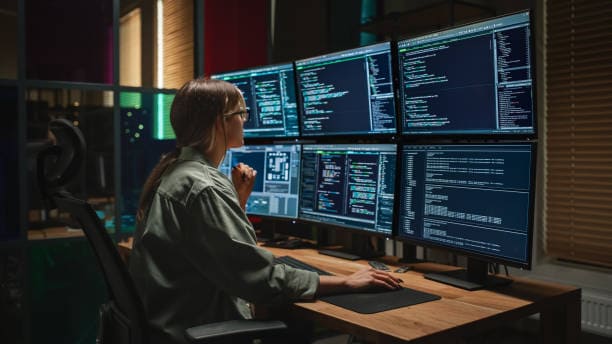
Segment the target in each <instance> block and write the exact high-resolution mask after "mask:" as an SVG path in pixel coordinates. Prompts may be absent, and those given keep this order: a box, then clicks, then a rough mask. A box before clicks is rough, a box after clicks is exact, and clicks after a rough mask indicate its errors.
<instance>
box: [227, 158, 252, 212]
mask: <svg viewBox="0 0 612 344" xmlns="http://www.w3.org/2000/svg"><path fill="white" fill-rule="evenodd" d="M256 175H257V171H256V170H254V169H253V168H251V167H250V166H249V165H247V164H243V163H239V164H238V165H236V166H234V167H233V168H232V182H233V183H234V187H235V188H236V191H237V192H238V201H239V202H240V206H241V207H242V209H246V202H247V200H248V199H249V196H250V195H251V191H253V186H254V185H255V176H256Z"/></svg>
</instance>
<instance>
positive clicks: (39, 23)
mask: <svg viewBox="0 0 612 344" xmlns="http://www.w3.org/2000/svg"><path fill="white" fill-rule="evenodd" d="M25 2H26V3H25V9H26V13H25V30H26V42H25V43H26V75H27V78H28V79H38V80H61V81H81V82H93V83H106V84H110V83H112V82H113V30H112V26H113V17H112V14H113V7H112V5H113V1H112V0H99V1H81V0H26V1H25Z"/></svg>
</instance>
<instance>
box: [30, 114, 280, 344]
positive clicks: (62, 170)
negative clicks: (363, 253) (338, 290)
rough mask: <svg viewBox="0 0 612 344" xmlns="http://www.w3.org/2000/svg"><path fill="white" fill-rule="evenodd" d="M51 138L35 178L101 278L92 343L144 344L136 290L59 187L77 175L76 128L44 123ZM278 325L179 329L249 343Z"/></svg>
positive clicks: (207, 339)
mask: <svg viewBox="0 0 612 344" xmlns="http://www.w3.org/2000/svg"><path fill="white" fill-rule="evenodd" d="M50 130H51V131H52V132H53V134H54V135H55V138H56V143H55V145H54V146H53V147H50V148H49V149H46V150H44V151H42V152H41V153H40V154H39V156H38V161H39V164H38V171H37V172H38V173H37V175H38V178H39V184H40V188H41V190H42V193H43V195H44V196H46V197H48V199H49V201H50V202H51V204H52V207H57V208H58V209H59V210H61V211H64V212H68V213H70V214H71V215H72V217H73V219H74V220H75V221H76V222H78V224H79V225H80V226H81V227H82V229H83V231H84V232H85V235H86V237H87V240H88V242H89V244H90V246H91V248H92V250H93V251H94V253H95V256H96V259H97V262H98V266H99V267H100V269H101V270H102V272H103V275H104V279H105V282H106V287H107V291H108V296H109V301H108V302H107V303H105V304H103V305H102V306H101V307H100V323H99V329H98V338H97V341H96V342H97V343H100V344H102V343H106V344H124V343H125V344H146V343H148V342H149V336H148V333H149V330H148V329H149V324H148V322H147V319H146V316H145V311H144V307H143V305H142V301H141V299H140V297H139V295H138V293H137V291H136V287H135V286H134V283H133V281H132V279H131V277H130V275H129V273H128V271H127V269H126V267H125V265H124V262H123V261H122V260H121V258H120V256H119V253H118V251H117V248H116V247H115V244H114V243H113V241H112V239H111V237H110V236H109V235H108V233H107V232H106V230H105V228H104V225H103V224H102V222H101V220H100V219H99V218H98V217H97V215H96V213H95V211H94V209H93V208H92V206H91V205H90V204H89V203H87V202H86V201H84V200H81V199H78V198H75V197H74V196H72V195H71V194H70V193H69V192H67V191H66V190H65V188H64V185H65V184H66V183H67V182H69V181H70V180H71V179H72V178H74V177H76V175H77V174H78V172H79V166H81V165H82V159H83V158H84V157H85V140H84V139H83V135H82V134H81V132H80V131H79V129H78V128H76V127H74V126H73V125H72V123H71V122H69V121H67V120H64V119H56V120H53V121H51V122H50ZM286 328H287V326H286V324H285V323H283V322H281V321H256V320H232V321H223V322H217V323H211V324H204V325H200V326H195V327H191V328H188V329H185V336H186V338H187V339H188V340H189V341H190V342H192V343H213V342H214V343H218V342H228V343H235V342H243V341H246V340H250V339H252V338H264V337H271V338H275V337H277V336H279V335H282V334H283V333H284V330H285V329H286Z"/></svg>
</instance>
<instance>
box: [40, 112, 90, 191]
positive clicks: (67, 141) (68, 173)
mask: <svg viewBox="0 0 612 344" xmlns="http://www.w3.org/2000/svg"><path fill="white" fill-rule="evenodd" d="M49 130H51V132H52V133H53V136H54V137H55V142H54V144H53V145H52V146H51V147H48V148H46V149H44V150H42V151H41V152H40V153H38V156H37V164H36V165H37V171H36V172H37V173H36V174H37V178H38V184H39V187H40V189H41V192H42V193H43V197H45V198H47V197H48V196H49V195H50V194H52V193H53V192H56V191H59V190H60V189H62V188H63V187H64V186H65V185H66V184H67V183H69V182H70V181H72V180H74V179H75V178H76V177H77V175H78V173H79V170H80V169H81V166H82V165H83V161H84V160H85V151H86V146H85V139H84V138H83V134H82V133H81V130H80V129H79V128H77V127H76V126H74V125H73V124H72V122H70V121H68V120H66V119H54V120H52V121H51V122H49Z"/></svg>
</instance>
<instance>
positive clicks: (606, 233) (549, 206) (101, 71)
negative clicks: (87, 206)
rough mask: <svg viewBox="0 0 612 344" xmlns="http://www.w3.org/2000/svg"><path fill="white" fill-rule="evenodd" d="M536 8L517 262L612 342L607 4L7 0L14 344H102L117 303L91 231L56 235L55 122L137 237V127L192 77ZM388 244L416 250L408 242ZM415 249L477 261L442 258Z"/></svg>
mask: <svg viewBox="0 0 612 344" xmlns="http://www.w3.org/2000/svg"><path fill="white" fill-rule="evenodd" d="M525 9H531V10H532V11H533V19H534V34H535V37H534V41H535V46H534V47H535V50H534V53H535V60H536V76H537V77H536V85H537V87H536V90H537V102H536V105H537V114H538V138H537V139H538V142H539V145H538V154H537V156H538V164H537V176H536V185H537V191H536V205H535V216H534V244H533V267H532V269H531V270H530V271H527V270H518V269H512V268H511V269H510V270H511V273H512V274H514V275H519V276H526V277H529V278H534V279H541V280H545V281H551V282H558V283H562V284H570V285H575V286H578V287H580V288H582V297H583V301H582V329H583V331H584V332H585V333H589V334H593V336H592V337H591V338H601V339H602V340H603V341H605V340H610V338H612V274H611V272H612V270H611V269H612V117H611V115H612V96H610V94H612V93H611V92H612V81H610V80H612V78H611V77H612V8H611V7H610V6H609V3H608V2H606V1H577V0H565V1H550V0H548V1H513V0H506V1H452V0H447V1H433V0H432V1H424V0H423V1H400V0H395V1H390V0H312V1H289V0H249V1H240V0H98V1H94V2H85V1H77V0H1V1H0V61H1V63H0V111H1V115H2V117H3V124H2V126H0V127H1V129H0V131H1V132H2V134H1V135H0V143H1V144H0V147H1V148H0V151H1V155H0V197H1V208H0V342H2V343H47V342H54V343H93V342H94V338H95V335H96V330H97V315H98V311H97V309H98V306H99V304H101V303H102V302H104V301H105V298H106V294H105V288H104V281H103V277H102V275H101V273H100V272H99V271H98V269H97V267H96V266H95V261H94V257H93V256H92V253H91V251H90V249H89V246H88V244H87V242H86V239H85V238H84V237H83V236H82V233H81V232H80V231H77V230H74V231H65V230H62V231H57V230H54V228H57V227H58V221H59V220H61V217H62V216H63V214H57V213H56V212H54V211H49V210H48V209H47V208H48V205H46V204H45V203H44V202H42V201H41V200H40V196H39V190H38V189H37V186H36V184H35V183H34V180H35V178H34V174H35V171H34V167H35V166H34V165H35V154H36V152H38V151H39V149H40V148H41V147H43V146H44V145H45V142H47V141H48V131H47V123H48V122H49V120H51V119H53V118H67V119H69V120H71V121H73V122H74V123H75V124H76V125H78V127H79V128H80V129H81V130H82V132H83V134H84V136H85V139H86V142H87V157H88V158H87V160H86V163H85V166H84V172H83V173H82V177H81V178H80V179H79V180H76V181H74V185H72V186H71V188H72V190H74V192H75V193H77V194H78V195H79V196H81V197H84V198H87V199H88V200H89V201H90V202H91V203H93V204H94V205H95V207H96V210H97V211H98V212H99V215H100V217H101V218H102V219H103V220H104V222H105V225H106V228H107V229H108V231H109V233H111V235H112V236H113V238H114V239H115V240H117V241H120V240H122V239H124V238H126V237H129V236H130V235H131V233H132V232H133V222H130V219H129V218H125V217H123V216H122V212H121V209H120V206H119V204H120V202H121V200H122V199H124V198H126V197H127V198H129V197H137V195H136V194H133V195H129V194H126V190H125V189H126V184H125V183H126V182H125V181H126V180H129V179H130V178H131V177H132V176H139V175H142V174H143V173H144V174H146V173H147V171H139V170H138V169H143V168H145V167H146V166H149V165H150V164H151V163H152V162H151V161H145V162H143V163H142V164H136V163H133V164H131V165H129V168H128V166H127V165H126V163H125V161H126V160H129V159H127V158H126V157H125V156H122V154H124V153H122V146H125V145H130V144H134V145H137V144H138V141H139V139H141V137H144V136H145V135H147V134H146V132H149V129H150V128H144V127H143V125H142V121H140V120H139V119H141V118H145V117H146V116H151V115H154V116H156V118H157V117H158V118H162V119H163V118H164V116H165V117H167V114H168V112H169V106H170V103H171V102H172V99H173V95H174V93H175V92H176V90H177V88H179V87H180V86H181V85H182V84H183V83H184V82H186V81H187V80H189V79H191V78H193V77H194V76H199V75H210V74H213V73H220V72H225V71H230V70H237V69H241V68H248V67H254V66H262V65H269V64H274V63H281V62H291V61H295V60H298V59H303V58H308V57H312V56H315V55H319V54H323V53H328V52H334V51H339V50H343V49H349V48H354V47H358V46H362V45H367V44H372V43H375V42H382V41H388V40H395V39H398V38H406V37H411V36H415V35H419V34H423V33H427V32H431V31H435V30H439V29H443V28H447V27H451V26H454V25H459V24H463V23H468V22H471V21H475V20H481V19H486V18H491V17H495V16H498V15H502V14H507V13H512V12H515V11H520V10H525ZM160 128H164V126H163V123H162V124H159V127H157V129H159V130H158V134H159V135H161V136H163V135H170V134H169V133H165V132H163V130H161V129H160ZM166 144H167V143H166ZM161 148H165V147H161ZM172 148H173V147H172V145H168V147H167V150H170V149H172ZM141 149H146V147H142V148H141ZM134 154H135V155H137V153H134ZM143 182H144V180H143ZM305 230H306V231H308V230H309V229H308V228H306V229H305ZM350 239H351V238H344V237H343V233H337V237H334V240H338V241H343V240H350ZM379 244H380V245H381V246H382V247H384V248H385V249H386V250H387V252H395V253H399V254H401V253H402V252H401V251H402V248H403V246H402V245H400V244H399V243H395V242H394V241H393V240H386V241H384V242H382V243H379ZM416 251H417V253H418V254H419V255H420V256H426V257H427V258H428V259H432V260H436V261H439V262H442V263H451V264H459V265H461V264H464V263H465V261H464V259H463V257H457V256H454V255H452V254H448V253H447V252H445V251H442V250H433V249H423V248H418V249H417V250H416ZM525 330H529V329H525ZM593 340H596V339H593Z"/></svg>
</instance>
